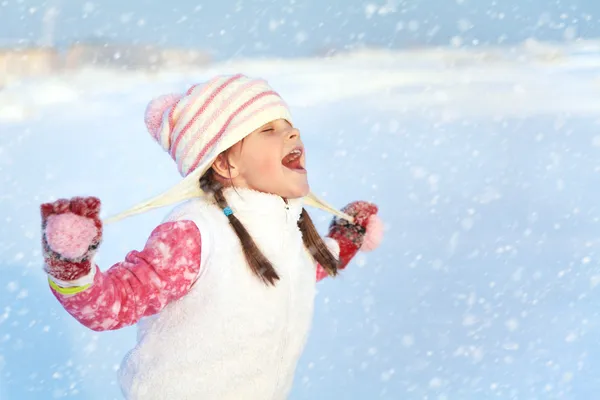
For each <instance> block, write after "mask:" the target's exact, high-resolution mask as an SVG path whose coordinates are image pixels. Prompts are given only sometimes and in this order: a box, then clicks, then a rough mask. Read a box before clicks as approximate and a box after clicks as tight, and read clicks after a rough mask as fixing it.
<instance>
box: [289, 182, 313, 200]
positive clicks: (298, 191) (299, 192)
mask: <svg viewBox="0 0 600 400" xmlns="http://www.w3.org/2000/svg"><path fill="white" fill-rule="evenodd" d="M290 189H291V190H289V195H288V196H285V197H286V198H288V199H299V198H301V197H305V196H306V195H308V193H309V192H310V186H309V185H308V183H305V184H303V185H298V186H296V187H294V188H290Z"/></svg>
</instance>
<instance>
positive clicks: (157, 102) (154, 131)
mask: <svg viewBox="0 0 600 400" xmlns="http://www.w3.org/2000/svg"><path fill="white" fill-rule="evenodd" d="M182 97H183V96H182V95H180V94H174V93H173V94H165V95H163V96H160V97H157V98H155V99H154V100H152V101H151V102H150V103H149V104H148V107H146V114H145V118H144V122H145V123H146V128H148V132H150V134H151V135H152V137H154V139H156V140H159V132H160V127H161V126H162V120H163V116H164V115H165V112H166V111H167V110H168V109H170V108H171V107H173V106H174V105H175V104H176V103H177V102H178V101H179V100H181V98H182Z"/></svg>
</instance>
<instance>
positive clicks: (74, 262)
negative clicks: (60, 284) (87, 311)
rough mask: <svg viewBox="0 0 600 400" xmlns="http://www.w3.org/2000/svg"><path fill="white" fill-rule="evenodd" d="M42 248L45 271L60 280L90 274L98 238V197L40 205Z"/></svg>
mask: <svg viewBox="0 0 600 400" xmlns="http://www.w3.org/2000/svg"><path fill="white" fill-rule="evenodd" d="M40 211H41V214H42V248H43V252H44V261H45V271H46V272H47V273H48V274H49V275H51V276H52V277H54V278H56V279H59V280H62V281H72V280H75V279H78V278H81V277H82V276H85V275H87V274H88V273H90V271H91V269H92V259H93V257H94V254H95V253H96V249H97V248H98V246H99V245H100V242H101V241H102V221H101V220H100V218H99V213H100V200H99V199H97V198H95V197H85V198H84V197H74V198H72V199H70V200H66V199H60V200H57V201H55V202H53V203H46V204H42V205H41V207H40Z"/></svg>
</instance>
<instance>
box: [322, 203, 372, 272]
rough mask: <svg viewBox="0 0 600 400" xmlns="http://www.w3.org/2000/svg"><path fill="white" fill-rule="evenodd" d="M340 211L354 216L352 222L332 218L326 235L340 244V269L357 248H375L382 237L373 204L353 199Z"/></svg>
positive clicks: (368, 249) (354, 253) (364, 249)
mask: <svg viewBox="0 0 600 400" xmlns="http://www.w3.org/2000/svg"><path fill="white" fill-rule="evenodd" d="M342 211H343V212H344V213H346V214H348V215H350V216H352V217H354V223H350V222H348V221H346V220H345V219H341V218H334V219H333V221H332V222H331V225H330V226H329V234H328V235H327V236H329V237H331V238H333V239H335V240H336V241H337V242H338V244H339V246H340V265H339V268H340V269H342V268H344V267H346V265H347V264H348V263H349V262H350V260H351V259H352V257H354V256H355V255H356V253H357V252H358V251H359V250H362V251H371V250H374V249H376V248H377V247H378V246H379V243H380V242H381V240H382V238H383V223H382V222H381V219H380V218H379V217H378V216H377V211H378V208H377V206H376V205H375V204H373V203H368V202H366V201H355V202H353V203H350V204H348V205H347V206H346V207H344V208H343V209H342Z"/></svg>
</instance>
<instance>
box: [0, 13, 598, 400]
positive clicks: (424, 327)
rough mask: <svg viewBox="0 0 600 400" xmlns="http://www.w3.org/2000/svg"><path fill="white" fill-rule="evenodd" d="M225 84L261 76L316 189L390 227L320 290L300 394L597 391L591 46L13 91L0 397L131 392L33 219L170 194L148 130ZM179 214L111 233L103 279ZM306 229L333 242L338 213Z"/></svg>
mask: <svg viewBox="0 0 600 400" xmlns="http://www.w3.org/2000/svg"><path fill="white" fill-rule="evenodd" d="M90 4H91V3H90ZM378 4H379V3H378ZM390 4H392V3H390ZM369 7H370V6H369ZM378 7H380V6H378ZM383 7H385V6H383ZM90 12H91V11H90ZM367 12H370V13H381V12H382V9H381V8H379V9H375V8H367ZM465 26H467V25H465ZM234 72H244V73H246V74H249V75H255V76H263V77H265V78H267V79H268V80H269V81H270V82H271V84H272V85H273V86H274V87H276V88H277V89H278V90H279V92H281V94H282V95H283V96H284V98H285V99H286V100H287V102H288V103H289V104H290V106H291V107H292V110H293V112H294V115H295V118H296V122H297V125H298V126H299V128H300V129H301V130H302V133H303V136H304V140H305V142H306V145H307V151H308V154H307V156H308V164H309V165H308V170H309V177H310V180H311V183H312V186H313V189H314V190H315V192H316V193H318V194H321V195H323V196H324V197H325V198H326V199H327V200H329V201H330V202H332V203H333V204H336V205H338V206H343V205H344V204H346V203H347V202H349V201H352V200H357V199H364V200H371V201H375V202H377V203H378V204H379V206H380V209H381V216H382V218H383V220H384V223H385V226H386V236H385V238H384V242H383V244H382V247H381V248H380V250H378V251H375V252H372V253H368V254H362V255H361V256H360V257H359V258H358V259H357V260H356V261H355V262H354V263H352V264H351V265H350V266H349V267H348V269H347V270H346V271H344V273H343V274H342V276H341V277H340V278H339V279H337V280H334V281H332V280H326V281H324V282H323V283H321V284H319V286H318V291H319V294H318V296H317V299H316V310H315V317H314V324H313V329H312V332H311V337H310V339H309V342H308V345H307V348H306V350H305V353H304V354H303V356H302V359H301V362H300V365H299V368H298V371H297V374H296V381H295V386H294V389H293V393H292V396H291V398H292V399H308V398H345V399H367V398H381V399H397V398H407V399H409V398H411V399H412V398H415V399H417V398H418V399H422V398H431V399H456V398H459V399H460V398H481V399H484V398H515V399H516V398H532V399H533V398H565V399H575V398H593V397H594V395H595V393H597V392H598V390H600V381H599V380H598V379H597V376H598V374H599V373H600V367H599V366H598V363H597V362H595V360H597V359H598V357H599V356H600V346H598V339H597V338H598V336H599V335H600V324H599V323H598V321H599V319H598V317H599V315H598V304H599V300H600V292H599V290H600V287H599V282H600V267H599V265H598V261H597V260H598V254H597V252H598V249H599V248H600V237H599V233H598V232H599V230H598V221H599V217H600V215H599V209H598V199H597V194H598V190H597V189H596V188H597V187H598V185H599V184H600V175H599V174H600V161H598V160H600V157H599V156H600V154H599V153H598V152H599V151H600V146H599V143H600V140H599V139H598V129H599V128H600V96H599V95H598V93H600V92H599V88H600V42H594V41H588V42H580V43H570V44H560V45H559V44H553V43H537V42H532V41H530V42H528V43H526V44H525V45H523V46H519V47H516V48H508V47H481V48H479V50H477V51H467V50H464V49H456V48H433V49H413V50H410V51H404V52H400V51H398V52H391V51H383V50H361V51H357V52H355V53H352V54H340V55H337V56H335V57H332V58H328V59H312V58H302V59H287V60H281V59H262V60H251V59H245V60H244V59H239V60H232V61H227V62H223V63H221V64H217V65H213V66H210V67H208V68H206V69H202V70H194V71H192V70H187V71H176V70H171V71H162V72H157V73H152V74H144V73H141V72H140V73H135V72H112V71H107V70H93V69H88V70H84V71H80V72H77V73H72V74H71V73H70V74H68V75H57V76H53V77H49V78H46V79H36V80H31V81H24V82H13V83H12V84H10V85H8V86H7V87H6V88H5V89H3V90H2V91H0V221H1V222H2V224H1V225H0V277H1V278H0V289H1V290H0V305H1V306H0V312H1V314H0V398H1V399H3V400H4V399H19V400H21V399H40V398H44V399H51V398H63V397H66V398H71V399H91V400H95V399H98V400H100V399H101V400H106V399H113V398H120V397H119V396H120V394H119V390H118V387H117V385H116V373H115V367H114V366H115V365H118V364H119V363H120V361H121V359H122V357H123V356H124V354H125V353H126V352H127V351H128V350H129V349H130V348H131V346H133V344H134V338H135V330H134V328H126V329H123V330H121V331H117V332H104V333H95V332H92V331H89V330H86V329H85V328H83V327H81V326H79V325H78V324H77V323H76V322H75V321H74V320H73V319H72V318H71V317H70V316H69V315H67V313H66V312H65V311H64V310H62V308H60V306H59V305H58V303H57V302H56V300H55V299H54V298H53V297H52V295H51V294H50V291H49V290H48V288H47V282H46V277H45V276H44V274H43V272H42V265H41V258H40V257H41V256H40V251H39V247H40V245H39V243H40V237H39V210H38V206H39V204H40V203H41V202H44V201H49V200H53V199H56V198H59V197H69V196H73V195H96V196H98V197H100V198H101V199H102V200H103V215H104V216H107V215H109V214H112V213H115V212H118V211H122V210H123V209H125V208H127V207H129V206H130V205H132V204H134V203H136V202H138V201H140V200H142V199H146V198H148V197H150V196H152V195H154V194H157V193H159V192H161V191H162V190H163V189H165V188H167V187H169V186H170V185H172V184H173V183H174V182H176V181H177V180H178V179H179V175H178V173H177V168H176V166H175V164H174V163H173V162H172V161H171V160H170V159H169V157H168V155H167V154H165V153H164V152H163V151H162V150H161V149H160V147H159V146H158V145H156V143H155V142H154V141H153V140H152V139H151V137H150V136H149V134H148V133H147V132H146V131H145V127H144V110H145V107H146V105H147V103H148V102H149V101H150V99H152V98H153V97H155V96H158V95H161V94H165V93H171V92H176V91H181V90H184V89H186V88H187V87H188V86H189V85H190V84H192V83H194V82H198V81H203V80H206V79H207V78H209V77H211V76H212V75H214V74H215V73H234ZM166 212H167V210H158V211H153V212H151V213H149V214H146V215H143V216H138V217H134V218H131V219H129V220H125V221H122V222H119V223H117V224H114V225H110V226H107V227H106V229H105V240H104V242H103V244H102V246H101V248H100V251H99V254H98V256H97V261H98V262H99V263H100V265H101V267H102V268H104V269H106V268H108V267H109V266H110V265H111V264H112V263H113V262H116V261H119V260H121V259H122V258H123V257H124V256H125V254H126V252H127V251H128V250H131V249H140V248H141V246H143V244H144V242H145V240H146V238H147V236H148V234H149V233H150V232H151V230H152V228H153V227H154V226H155V225H156V224H157V223H159V222H160V221H161V219H162V217H163V216H164V215H165V213H166ZM313 214H314V216H315V221H316V222H317V223H318V225H319V228H320V229H322V230H323V231H324V230H325V228H326V226H327V223H328V221H329V216H328V215H325V214H323V213H322V212H317V211H314V212H313Z"/></svg>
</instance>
